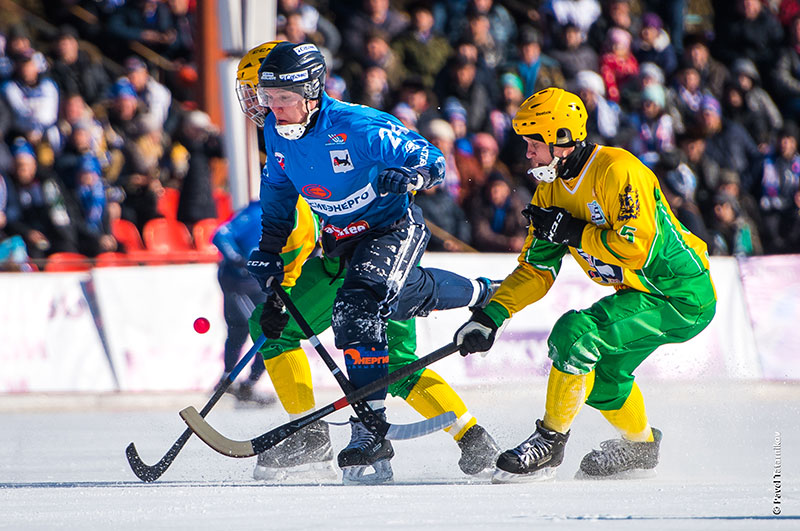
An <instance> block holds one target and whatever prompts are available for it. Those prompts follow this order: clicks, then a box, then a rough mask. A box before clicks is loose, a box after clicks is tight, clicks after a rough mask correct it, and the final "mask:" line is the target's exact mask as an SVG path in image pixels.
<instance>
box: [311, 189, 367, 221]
mask: <svg viewBox="0 0 800 531" xmlns="http://www.w3.org/2000/svg"><path fill="white" fill-rule="evenodd" d="M377 197H378V195H377V194H376V193H375V189H374V188H373V187H372V185H371V184H366V185H365V186H364V187H363V188H361V189H359V190H356V191H355V192H353V193H352V194H350V195H349V196H347V197H345V198H344V199H338V200H334V201H326V200H324V199H313V198H308V206H310V207H311V210H313V211H315V212H318V213H320V214H322V215H324V216H336V215H341V214H348V213H350V212H356V211H358V210H360V209H362V208H364V207H366V206H367V205H369V204H370V203H372V202H373V201H375V199H376V198H377Z"/></svg>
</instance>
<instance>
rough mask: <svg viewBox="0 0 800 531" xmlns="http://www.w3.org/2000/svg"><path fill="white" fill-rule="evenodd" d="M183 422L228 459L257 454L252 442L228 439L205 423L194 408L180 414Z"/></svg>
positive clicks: (184, 410)
mask: <svg viewBox="0 0 800 531" xmlns="http://www.w3.org/2000/svg"><path fill="white" fill-rule="evenodd" d="M180 416H181V418H182V419H183V421H184V422H185V423H186V425H187V426H189V429H190V430H192V431H193V432H194V433H195V434H196V435H197V436H198V437H200V439H201V440H202V441H203V442H204V443H206V444H207V445H208V446H210V447H211V448H213V449H214V450H216V451H217V452H219V453H221V454H222V455H226V456H228V457H253V456H254V455H256V452H255V451H254V450H253V443H252V442H251V441H234V440H233V439H228V438H227V437H225V436H224V435H222V434H221V433H220V432H218V431H217V430H215V429H214V428H212V427H211V425H210V424H209V423H208V422H206V421H205V419H204V418H203V417H201V416H200V413H199V412H198V411H197V410H196V409H195V408H194V406H189V407H187V408H185V409H183V410H181V412H180Z"/></svg>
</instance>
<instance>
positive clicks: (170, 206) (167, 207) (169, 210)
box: [157, 188, 181, 219]
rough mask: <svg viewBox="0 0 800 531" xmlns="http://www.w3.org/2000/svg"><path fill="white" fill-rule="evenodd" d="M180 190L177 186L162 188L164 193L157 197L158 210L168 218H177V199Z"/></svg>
mask: <svg viewBox="0 0 800 531" xmlns="http://www.w3.org/2000/svg"><path fill="white" fill-rule="evenodd" d="M180 198H181V192H180V190H178V189H177V188H164V193H163V194H162V195H161V197H159V198H158V206H157V208H158V211H159V212H160V213H161V215H162V216H164V217H165V218H169V219H178V201H180Z"/></svg>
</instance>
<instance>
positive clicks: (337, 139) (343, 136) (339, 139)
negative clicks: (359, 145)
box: [325, 133, 347, 146]
mask: <svg viewBox="0 0 800 531" xmlns="http://www.w3.org/2000/svg"><path fill="white" fill-rule="evenodd" d="M345 142H347V133H339V134H338V135H328V143H327V144H325V145H326V146H337V145H341V144H344V143H345Z"/></svg>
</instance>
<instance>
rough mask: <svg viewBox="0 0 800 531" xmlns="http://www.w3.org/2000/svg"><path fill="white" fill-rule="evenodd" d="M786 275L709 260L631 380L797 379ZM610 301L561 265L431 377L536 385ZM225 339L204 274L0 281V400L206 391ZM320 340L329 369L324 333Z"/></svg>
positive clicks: (434, 260) (456, 320)
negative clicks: (683, 314)
mask: <svg viewBox="0 0 800 531" xmlns="http://www.w3.org/2000/svg"><path fill="white" fill-rule="evenodd" d="M423 265H426V266H428V267H440V268H443V269H449V270H452V271H455V272H458V273H461V274H464V275H466V276H470V277H475V276H480V275H484V276H490V277H492V278H503V277H504V276H505V275H506V274H508V273H509V272H511V270H513V268H514V267H515V266H516V255H510V254H508V255H506V254H496V255H493V254H481V255H474V254H470V255H458V254H444V253H442V254H431V253H429V254H427V255H425V258H424V260H423ZM798 273H800V256H789V257H787V256H781V257H762V258H756V259H748V260H745V261H741V262H737V260H735V259H733V258H713V259H712V276H713V278H714V282H715V286H716V289H717V294H718V298H719V303H718V306H717V315H716V317H715V319H714V321H713V322H712V324H711V325H710V326H709V327H708V328H707V329H706V330H705V331H704V332H703V333H701V334H700V335H699V336H698V337H696V338H694V339H692V340H691V341H689V342H687V343H684V344H680V345H669V346H665V347H662V348H660V349H659V350H658V351H656V352H655V353H654V354H653V355H652V356H650V358H648V359H647V360H646V361H645V363H644V364H643V365H642V366H641V367H640V368H639V370H638V371H637V374H640V375H647V376H648V377H652V378H666V379H685V378H689V379H691V378H769V379H800V360H798V359H797V356H796V355H795V354H794V351H793V350H792V348H793V346H794V345H795V344H797V339H798V338H799V337H800V332H798V328H799V327H798V326H797V323H798V322H800V304H798V302H799V301H800V274H798ZM610 293H612V290H611V289H610V288H603V287H601V286H598V285H596V284H594V283H593V282H591V281H590V280H589V279H588V278H587V277H585V275H584V274H583V272H582V271H581V270H580V268H579V267H578V266H577V264H575V263H574V261H572V260H571V259H570V258H567V259H565V261H564V267H563V268H562V271H561V274H560V275H559V277H558V279H557V280H556V283H555V285H554V286H553V289H552V290H551V291H550V293H548V295H547V296H546V297H545V298H544V299H542V300H541V301H539V302H537V303H535V304H533V305H531V306H529V307H528V308H526V309H525V310H523V311H521V312H520V313H519V314H517V315H516V316H515V317H514V318H513V319H512V320H511V321H510V323H509V325H508V326H507V328H506V330H505V332H504V334H503V335H502V336H501V337H500V338H499V339H498V341H497V343H496V345H495V347H494V348H493V349H492V352H491V353H490V354H489V355H488V356H487V357H486V358H481V357H479V356H470V357H468V358H462V357H460V356H457V355H454V356H450V357H449V358H447V359H445V360H442V361H440V362H438V363H437V364H436V370H437V372H440V373H441V374H442V375H443V376H445V377H446V378H447V379H448V380H450V381H451V383H453V384H456V385H469V384H477V383H487V382H491V381H512V380H524V379H527V378H532V377H541V376H543V375H545V374H546V371H547V367H548V365H549V360H548V359H547V349H546V340H547V336H548V334H549V331H550V328H551V327H552V325H553V323H555V321H556V319H558V317H559V316H560V315H561V314H562V313H564V312H565V311H567V310H568V309H572V308H575V309H579V308H585V307H587V306H589V305H591V304H592V303H593V302H594V301H595V300H597V299H598V298H600V297H603V296H605V295H608V294H610ZM93 308H94V309H95V312H94V314H93V312H92V309H93ZM200 316H202V317H206V318H207V319H208V320H209V321H210V322H211V329H210V331H209V332H208V333H206V334H198V333H196V332H195V331H194V329H193V327H192V324H193V322H194V320H195V319H196V318H197V317H200ZM468 316H469V312H468V311H467V310H466V309H460V310H451V311H447V312H435V313H434V314H433V315H431V316H429V317H427V318H425V319H418V320H417V335H418V348H417V351H418V353H419V354H420V355H423V354H426V353H428V352H430V351H432V350H434V349H436V348H438V347H440V346H442V345H444V344H446V343H448V342H449V341H450V340H451V339H452V335H453V333H454V331H455V330H456V329H457V328H458V327H459V326H460V325H461V324H462V323H463V322H464V321H465V320H466V319H467V318H468ZM225 335H226V331H225V321H224V318H223V315H222V295H221V293H220V290H219V284H218V283H217V280H216V266H215V265H213V264H198V265H181V266H155V267H148V268H136V267H132V268H103V269H96V270H93V271H92V272H91V273H37V274H29V273H28V274H20V273H8V274H0V392H25V391H111V390H123V391H154V390H202V389H209V388H210V387H211V386H212V385H213V384H214V383H215V382H216V381H217V379H218V378H219V376H220V375H221V372H222V351H223V344H224V341H225ZM321 339H322V340H323V343H324V344H325V346H326V348H328V350H329V352H331V353H332V354H333V355H334V358H335V359H336V360H337V362H338V363H340V365H341V366H343V361H342V358H341V355H340V353H339V352H337V351H336V349H335V348H334V346H333V336H332V334H331V333H330V331H327V332H326V333H325V334H323V335H322V336H321ZM248 346H249V345H248ZM306 350H307V352H308V353H309V359H310V360H311V363H312V371H313V374H314V381H315V383H316V384H317V385H323V386H331V387H334V386H335V385H336V384H335V381H334V380H333V378H332V377H331V376H330V373H329V371H328V370H327V368H325V366H324V365H323V364H322V362H320V361H319V359H318V356H317V355H316V353H315V352H314V351H313V349H312V348H311V347H310V346H308V345H306ZM263 380H264V381H263V382H262V384H261V385H262V386H264V387H265V388H266V387H269V383H268V382H267V378H264V379H263Z"/></svg>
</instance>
